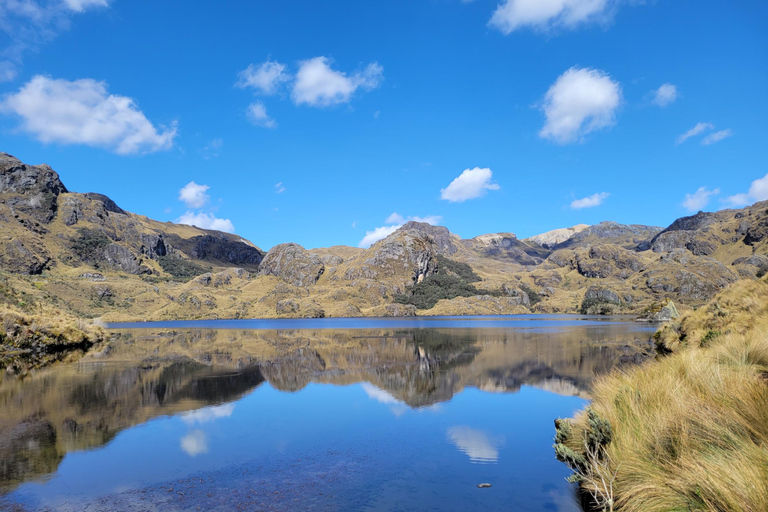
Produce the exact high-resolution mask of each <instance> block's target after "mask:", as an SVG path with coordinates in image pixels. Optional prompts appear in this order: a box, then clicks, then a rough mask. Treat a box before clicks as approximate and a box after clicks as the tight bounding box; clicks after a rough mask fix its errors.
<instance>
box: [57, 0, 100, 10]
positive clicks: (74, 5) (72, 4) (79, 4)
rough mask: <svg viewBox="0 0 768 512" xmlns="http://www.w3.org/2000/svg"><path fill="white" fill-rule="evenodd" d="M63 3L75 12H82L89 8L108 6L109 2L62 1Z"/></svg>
mask: <svg viewBox="0 0 768 512" xmlns="http://www.w3.org/2000/svg"><path fill="white" fill-rule="evenodd" d="M64 3H65V4H67V7H69V8H70V9H72V10H73V11H76V12H84V11H85V10H86V9H88V8H89V7H107V6H109V0H64Z"/></svg>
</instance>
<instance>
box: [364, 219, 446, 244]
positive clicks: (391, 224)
mask: <svg viewBox="0 0 768 512" xmlns="http://www.w3.org/2000/svg"><path fill="white" fill-rule="evenodd" d="M409 220H412V221H414V222H426V223H427V224H432V225H433V226H436V225H437V224H439V223H440V221H441V220H443V217H441V216H440V215H427V216H426V217H419V216H418V215H410V216H408V217H403V216H402V215H400V214H399V213H397V212H393V213H392V214H391V215H390V216H389V217H387V220H385V221H384V223H385V224H387V226H381V227H378V228H374V229H373V230H372V231H366V232H365V236H364V237H363V239H362V240H360V243H359V244H357V245H358V247H362V248H364V249H367V248H368V247H370V246H371V245H373V244H375V243H376V242H378V241H379V240H383V239H384V238H387V237H388V236H389V235H391V234H392V233H394V232H395V231H397V230H398V229H400V228H401V227H403V225H404V224H405V223H406V222H408V221H409ZM352 227H353V228H354V227H356V223H354V222H353V223H352Z"/></svg>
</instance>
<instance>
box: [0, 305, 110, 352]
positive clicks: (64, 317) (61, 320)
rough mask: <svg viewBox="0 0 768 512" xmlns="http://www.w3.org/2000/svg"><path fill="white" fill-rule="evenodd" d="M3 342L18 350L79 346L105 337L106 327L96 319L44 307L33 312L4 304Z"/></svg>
mask: <svg viewBox="0 0 768 512" xmlns="http://www.w3.org/2000/svg"><path fill="white" fill-rule="evenodd" d="M0 326H1V327H2V330H1V331H0V345H5V346H7V347H12V348H15V349H40V348H44V347H45V346H51V345H55V346H59V347H61V346H65V345H77V344H82V343H83V342H96V341H99V340H102V339H103V338H104V329H103V328H102V327H100V326H98V325H96V324H94V323H93V322H92V321H88V320H85V319H82V318H79V317H77V316H74V315H70V314H67V313H64V312H62V311H60V310H56V309H54V308H52V307H43V306H40V307H38V308H36V310H35V311H34V312H33V313H29V312H21V311H19V310H17V309H15V308H13V307H10V306H8V305H0Z"/></svg>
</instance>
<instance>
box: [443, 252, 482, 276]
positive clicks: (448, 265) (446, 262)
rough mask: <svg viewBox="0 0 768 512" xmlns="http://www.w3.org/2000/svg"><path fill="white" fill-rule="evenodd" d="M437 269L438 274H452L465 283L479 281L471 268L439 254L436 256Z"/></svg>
mask: <svg viewBox="0 0 768 512" xmlns="http://www.w3.org/2000/svg"><path fill="white" fill-rule="evenodd" d="M437 268H438V270H439V273H446V274H453V275H455V276H456V277H458V278H459V279H462V280H463V281H464V282H465V283H476V282H478V281H480V276H478V275H477V274H475V271H474V270H472V267H470V266H469V265H467V264H466V263H462V262H460V261H455V260H452V259H449V258H446V257H445V256H442V255H440V254H438V255H437Z"/></svg>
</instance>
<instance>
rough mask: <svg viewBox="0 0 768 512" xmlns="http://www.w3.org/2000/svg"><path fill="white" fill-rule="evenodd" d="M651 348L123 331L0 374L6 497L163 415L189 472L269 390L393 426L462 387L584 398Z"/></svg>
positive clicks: (578, 341) (491, 333)
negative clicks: (173, 427)
mask: <svg viewBox="0 0 768 512" xmlns="http://www.w3.org/2000/svg"><path fill="white" fill-rule="evenodd" d="M648 337H649V333H648V331H644V330H642V329H641V328H637V327H635V326H632V325H626V324H618V323H617V324H610V323H609V324H584V325H568V326H566V327H558V326H555V327H553V326H533V327H531V328H515V329H512V328H475V329H472V328H455V329H443V328H436V329H423V330H420V329H409V328H381V329H364V330H361V329H343V330H334V329H314V330H312V329H310V330H306V329H305V330H293V329H292V330H272V331H252V330H236V329H228V330H211V329H185V330H175V331H167V330H158V329H131V330H125V331H119V332H117V333H116V336H115V337H114V338H113V340H112V341H111V342H110V343H109V344H106V345H104V346H100V347H95V348H94V349H92V350H91V351H90V352H89V353H88V354H86V355H85V356H84V357H83V358H82V359H81V360H80V361H79V362H77V363H74V364H60V365H58V366H54V367H51V368H47V369H43V370H35V371H31V372H29V373H27V374H26V375H24V376H23V377H18V376H14V375H11V374H5V375H2V374H0V410H2V411H3V414H2V415H1V417H0V492H7V491H10V490H11V489H13V488H15V487H16V486H17V485H18V484H19V483H20V482H23V481H25V480H29V479H34V478H38V477H40V476H44V475H48V474H51V473H54V472H56V471H57V468H58V467H59V465H60V464H61V462H62V460H63V459H64V457H65V455H66V454H68V453H71V452H77V451H81V450H84V449H89V448H95V447H99V446H102V445H104V444H105V443H108V442H110V441H111V440H113V439H114V438H115V436H116V435H117V434H118V433H119V432H120V431H122V430H125V429H127V428H129V427H132V426H134V425H139V424H143V423H146V422H147V421H148V420H150V419H152V418H155V417H158V416H171V415H178V418H179V419H180V420H181V421H182V422H183V423H184V424H185V425H186V431H185V432H180V434H178V435H177V437H175V440H176V441H174V442H175V443H176V445H175V446H176V449H177V450H181V452H182V453H184V454H186V456H187V457H189V458H192V459H200V458H201V457H207V456H212V455H213V454H214V453H215V449H214V448H215V447H214V445H213V444H212V440H211V437H210V436H211V434H210V431H209V429H210V428H211V427H212V426H213V425H218V422H224V421H226V420H229V419H230V418H231V417H233V414H235V411H236V408H238V407H240V406H239V405H236V404H235V402H236V401H238V400H239V399H241V398H242V397H244V396H247V395H249V394H251V393H252V392H253V390H254V389H256V388H257V387H259V386H260V385H262V384H263V383H265V382H268V383H269V386H270V387H271V388H274V389H276V390H279V391H283V392H291V393H293V392H296V391H299V390H303V389H304V388H306V387H307V386H308V385H309V384H310V383H313V382H314V383H319V384H333V385H336V386H347V385H350V384H360V385H361V386H362V390H363V391H364V393H365V395H366V396H367V397H368V398H369V399H370V400H372V401H375V402H378V403H381V404H384V405H385V406H387V407H388V408H389V409H390V410H391V412H392V413H394V415H395V416H396V417H399V416H401V415H402V414H404V413H405V412H406V411H409V410H411V409H412V408H428V407H429V408H431V410H432V411H433V412H439V407H440V405H439V404H441V403H444V402H447V401H449V400H451V399H452V398H453V397H454V396H455V395H456V394H457V393H460V392H462V390H464V389H466V388H476V389H478V390H482V391H483V392H493V393H514V392H517V391H519V390H520V389H521V387H522V386H534V387H537V388H539V389H542V390H545V391H548V392H552V393H558V394H560V395H568V396H580V397H586V396H588V392H589V385H590V382H591V381H592V379H593V378H594V376H595V375H596V374H600V373H602V372H605V371H608V370H609V369H610V368H612V367H614V366H616V365H619V364H631V363H634V362H637V361H639V360H641V359H642V358H643V357H644V355H643V354H644V353H646V352H647V351H648V347H649V345H648V341H647V340H648ZM238 403H239V402H238ZM484 427H486V426H484ZM442 432H443V433H444V434H443V435H444V436H445V437H443V439H446V438H447V440H448V442H450V443H451V444H452V445H453V446H455V448H456V449H458V450H459V451H460V452H461V453H463V454H464V456H466V457H468V458H469V460H470V461H472V462H483V463H490V462H498V461H499V453H500V449H501V448H502V447H503V446H504V442H505V440H504V438H503V436H499V435H496V434H494V433H493V430H492V429H491V430H489V429H486V428H482V429H481V428H477V427H475V426H473V427H470V426H467V425H465V424H454V425H449V426H446V428H444V429H443V430H442ZM276 442H277V441H276ZM546 448H547V449H548V446H547V447H546ZM464 460H466V459H464Z"/></svg>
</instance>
